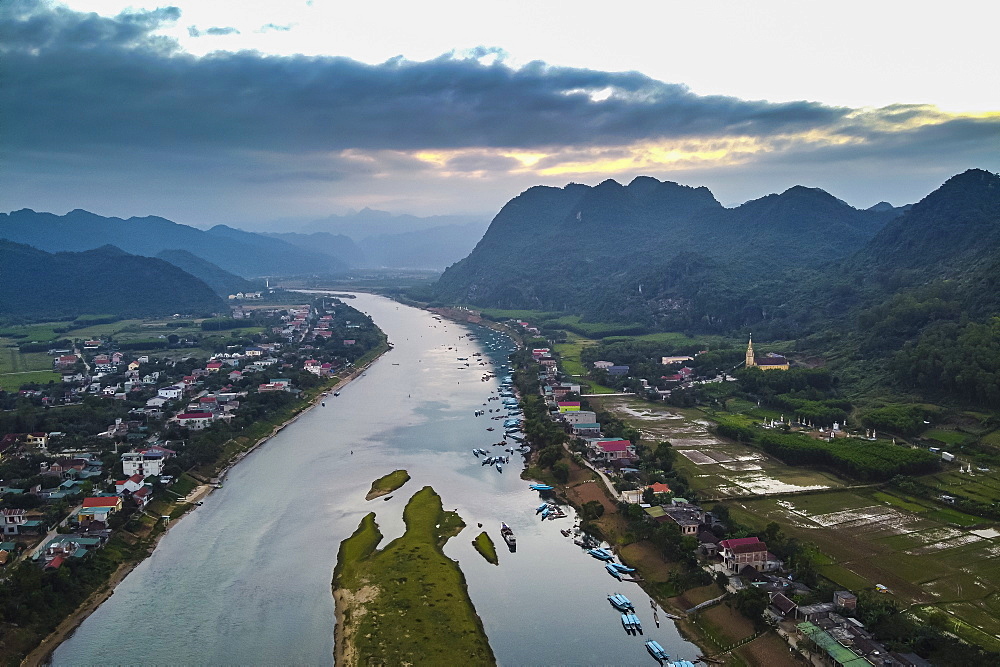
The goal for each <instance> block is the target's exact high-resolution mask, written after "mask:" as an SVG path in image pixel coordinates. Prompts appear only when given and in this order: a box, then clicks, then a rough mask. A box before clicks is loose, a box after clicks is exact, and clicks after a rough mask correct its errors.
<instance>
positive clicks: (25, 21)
mask: <svg viewBox="0 0 1000 667" xmlns="http://www.w3.org/2000/svg"><path fill="white" fill-rule="evenodd" d="M0 12H2V14H0V31H2V36H3V39H2V40H0V54H2V60H3V64H2V65H0V66H2V67H3V69H4V72H3V77H4V81H5V84H4V86H3V87H2V89H0V108H2V109H3V110H4V111H3V114H4V117H3V121H4V124H5V126H6V128H7V129H6V133H5V134H6V137H7V138H6V139H5V142H6V143H7V144H8V148H21V149H27V148H33V149H48V148H51V147H60V148H64V149H65V148H72V147H74V146H81V147H94V146H101V145H122V146H134V147H147V148H156V147H159V146H167V145H170V146H173V145H177V144H183V145H188V146H190V147H191V148H197V147H198V146H203V147H205V148H212V149H218V148H224V147H227V146H228V147H241V148H252V149H263V150H275V149H280V150H296V149H302V150H306V149H308V150H340V149H345V148H361V149H401V150H406V149H415V148H459V147H470V146H494V147H530V146H539V145H566V144H573V145H601V144H620V143H627V142H633V141H636V140H641V139H646V138H654V137H688V136H713V135H731V134H741V135H749V136H766V135H770V134H774V133H788V132H797V131H805V130H809V129H811V128H815V127H823V126H827V125H830V124H831V123H835V122H837V121H839V120H841V119H842V118H843V117H844V116H845V115H846V114H847V113H849V112H850V110H848V109H842V108H833V107H828V106H823V105H821V104H818V103H812V102H794V103H787V104H772V103H768V102H763V101H746V100H740V99H736V98H731V97H722V96H712V97H703V96H698V95H695V94H693V93H691V92H690V91H689V90H688V89H687V88H686V87H685V86H682V85H677V84H668V83H663V82H660V81H656V80H654V79H651V78H649V77H647V76H645V75H643V74H640V73H637V72H624V73H611V72H599V71H593V70H586V69H576V68H561V67H549V66H546V65H544V64H542V63H537V62H536V63H531V64H529V65H527V66H525V67H523V68H520V69H513V68H510V67H507V66H505V65H503V64H496V63H495V64H492V65H484V64H481V63H480V62H478V61H477V60H474V59H467V60H463V59H456V58H453V57H451V56H442V57H440V58H437V59H434V60H430V61H426V62H408V61H405V60H402V59H399V58H397V59H393V60H390V61H388V62H386V63H383V64H381V65H367V64H363V63H359V62H356V61H353V60H350V59H348V58H341V57H304V56H295V57H275V56H264V55H261V54H259V53H256V52H240V53H215V54H212V55H209V56H205V57H201V58H198V57H194V56H191V55H189V54H185V53H182V52H180V51H179V50H178V49H177V48H176V45H175V44H172V43H169V40H164V39H162V38H155V37H151V36H150V32H151V31H152V30H154V29H155V28H156V27H157V26H158V25H159V24H160V23H162V22H164V21H173V20H176V19H177V18H178V17H179V12H178V10H177V9H176V8H172V7H171V8H165V9H160V10H157V11H155V12H147V13H132V14H122V15H119V16H117V17H114V18H104V17H99V16H97V15H94V14H79V13H75V12H71V11H69V10H67V9H59V8H56V9H50V8H47V7H45V6H33V5H31V4H30V3H26V2H23V1H18V2H15V4H13V5H10V6H8V7H7V8H6V9H4V10H0ZM207 32H211V29H210V30H209V31H207ZM599 91H611V95H610V96H609V97H606V98H603V99H602V98H601V97H600V96H597V95H595V96H592V95H591V93H595V94H596V93H598V92H599Z"/></svg>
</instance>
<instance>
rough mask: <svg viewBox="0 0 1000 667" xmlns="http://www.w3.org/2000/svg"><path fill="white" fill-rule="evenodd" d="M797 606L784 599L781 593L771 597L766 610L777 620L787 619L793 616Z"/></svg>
mask: <svg viewBox="0 0 1000 667" xmlns="http://www.w3.org/2000/svg"><path fill="white" fill-rule="evenodd" d="M798 606H799V605H797V604H796V603H795V602H793V601H791V600H789V599H788V598H787V597H785V595H784V594H783V593H775V594H774V595H772V596H771V602H770V605H769V606H768V610H769V611H770V612H771V613H772V614H774V615H775V616H776V617H778V618H787V617H789V616H793V615H794V614H795V610H796V608H798Z"/></svg>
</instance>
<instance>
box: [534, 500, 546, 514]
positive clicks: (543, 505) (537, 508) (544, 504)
mask: <svg viewBox="0 0 1000 667" xmlns="http://www.w3.org/2000/svg"><path fill="white" fill-rule="evenodd" d="M548 506H549V505H548V503H542V504H541V505H539V506H538V507H536V508H535V514H538V513H539V512H541V511H542V510H543V509H545V508H546V507H548Z"/></svg>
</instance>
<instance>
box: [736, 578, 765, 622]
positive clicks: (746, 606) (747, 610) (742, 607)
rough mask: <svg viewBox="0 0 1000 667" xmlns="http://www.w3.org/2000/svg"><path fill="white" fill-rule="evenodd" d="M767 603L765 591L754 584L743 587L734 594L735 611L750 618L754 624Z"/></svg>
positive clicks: (759, 619) (758, 620) (758, 619)
mask: <svg viewBox="0 0 1000 667" xmlns="http://www.w3.org/2000/svg"><path fill="white" fill-rule="evenodd" d="M767 604H768V597H767V593H766V592H764V591H762V590H761V589H759V588H757V587H756V586H750V587H749V588H744V589H743V590H741V591H740V592H739V593H737V594H736V602H735V606H736V609H737V611H739V612H740V613H741V614H743V615H744V616H746V617H747V618H749V619H750V620H752V621H753V622H754V623H755V624H756V623H759V622H760V621H761V617H762V616H763V614H764V610H765V609H766V608H767Z"/></svg>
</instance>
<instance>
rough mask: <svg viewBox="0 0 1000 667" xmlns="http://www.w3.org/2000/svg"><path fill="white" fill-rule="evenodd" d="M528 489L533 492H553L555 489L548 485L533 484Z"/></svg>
mask: <svg viewBox="0 0 1000 667" xmlns="http://www.w3.org/2000/svg"><path fill="white" fill-rule="evenodd" d="M528 488H529V489H531V490H532V491H552V490H553V488H554V487H551V486H549V485H548V484H532V485H531V486H529V487H528Z"/></svg>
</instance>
